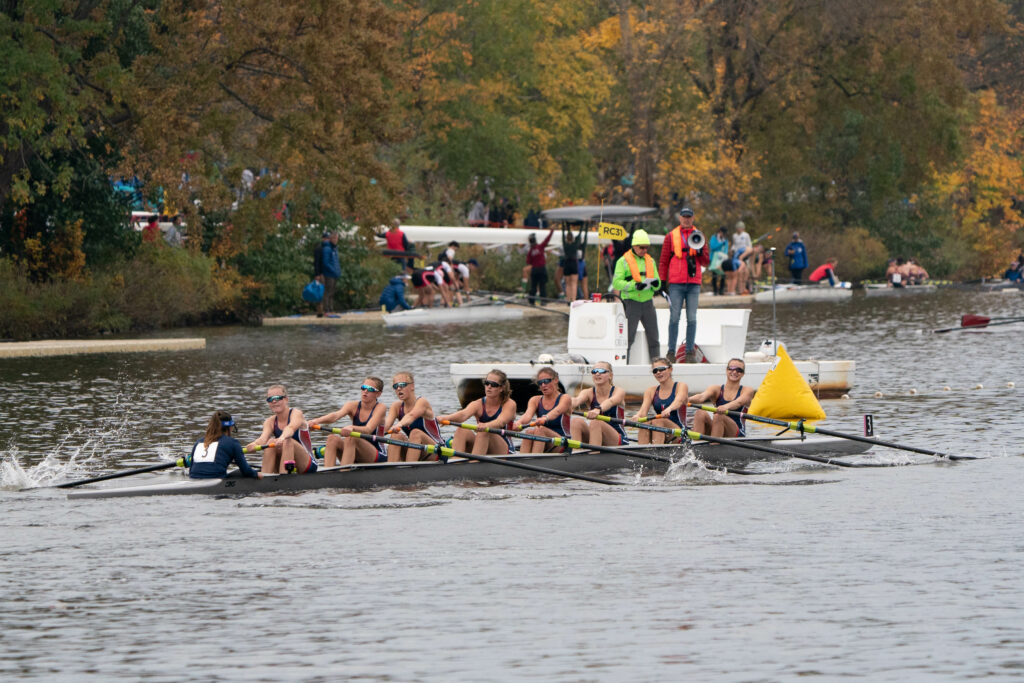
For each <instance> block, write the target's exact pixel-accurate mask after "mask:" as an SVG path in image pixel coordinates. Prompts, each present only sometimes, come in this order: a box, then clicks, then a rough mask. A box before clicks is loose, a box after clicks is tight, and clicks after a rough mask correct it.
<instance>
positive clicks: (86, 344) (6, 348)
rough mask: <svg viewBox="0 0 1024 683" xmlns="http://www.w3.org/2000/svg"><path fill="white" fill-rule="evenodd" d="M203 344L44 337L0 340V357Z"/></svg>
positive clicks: (198, 344)
mask: <svg viewBox="0 0 1024 683" xmlns="http://www.w3.org/2000/svg"><path fill="white" fill-rule="evenodd" d="M205 348H206V340H205V339H203V338H202V337H189V338H168V339H47V340H44V341H31V342H3V343H0V358H38V357H43V356H74V355H79V354H86V353H149V352H153V351H196V350H202V349H205Z"/></svg>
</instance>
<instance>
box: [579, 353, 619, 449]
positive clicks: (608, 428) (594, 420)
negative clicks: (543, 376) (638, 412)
mask: <svg viewBox="0 0 1024 683" xmlns="http://www.w3.org/2000/svg"><path fill="white" fill-rule="evenodd" d="M590 378H591V381H592V382H593V383H594V386H592V387H587V388H586V389H584V390H583V391H581V392H580V393H579V394H578V395H577V396H576V397H575V398H573V399H572V407H573V408H574V409H575V408H583V409H584V410H586V415H585V417H574V418H572V425H571V426H570V429H571V432H572V438H573V439H575V440H577V441H586V442H587V443H589V444H591V445H592V446H621V445H623V444H625V443H627V442H628V441H629V439H627V438H626V432H625V430H624V429H623V428H622V422H621V420H622V419H623V418H624V417H625V416H626V409H625V404H626V390H625V389H623V388H622V387H617V386H615V383H614V381H613V373H612V365H611V363H609V362H607V361H603V360H601V361H598V362H596V363H594V365H593V367H591V368H590ZM599 415H604V416H605V417H610V418H613V419H615V420H618V421H617V422H611V423H609V422H606V421H604V420H599V419H598V416H599Z"/></svg>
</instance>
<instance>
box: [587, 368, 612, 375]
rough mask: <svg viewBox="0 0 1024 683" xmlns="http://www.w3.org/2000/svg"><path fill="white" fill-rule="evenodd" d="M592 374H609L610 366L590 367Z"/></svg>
mask: <svg viewBox="0 0 1024 683" xmlns="http://www.w3.org/2000/svg"><path fill="white" fill-rule="evenodd" d="M590 374H591V375H607V374H608V368H590Z"/></svg>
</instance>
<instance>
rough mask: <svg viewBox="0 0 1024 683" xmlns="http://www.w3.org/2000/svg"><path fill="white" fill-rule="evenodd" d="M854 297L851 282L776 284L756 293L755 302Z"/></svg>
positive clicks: (790, 301) (827, 299) (841, 299)
mask: <svg viewBox="0 0 1024 683" xmlns="http://www.w3.org/2000/svg"><path fill="white" fill-rule="evenodd" d="M852 297H853V288H852V286H851V285H850V283H849V282H841V283H839V284H838V285H836V286H834V287H832V286H829V285H827V284H826V285H792V284H789V285H775V288H774V289H770V288H769V289H764V290H761V291H760V292H758V293H757V294H755V295H754V302H755V303H759V304H770V303H772V302H773V301H774V302H776V303H780V304H790V303H802V302H805V301H846V300H848V299H850V298H852Z"/></svg>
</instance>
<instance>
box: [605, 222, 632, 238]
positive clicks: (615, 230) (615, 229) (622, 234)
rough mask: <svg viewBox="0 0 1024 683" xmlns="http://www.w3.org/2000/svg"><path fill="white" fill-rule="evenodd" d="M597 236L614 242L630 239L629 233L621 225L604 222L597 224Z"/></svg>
mask: <svg viewBox="0 0 1024 683" xmlns="http://www.w3.org/2000/svg"><path fill="white" fill-rule="evenodd" d="M597 236H598V237H605V238H608V239H612V240H624V239H626V238H627V237H629V232H627V231H626V229H625V228H624V227H622V226H621V225H616V224H615V223H604V222H602V223H598V224H597Z"/></svg>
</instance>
